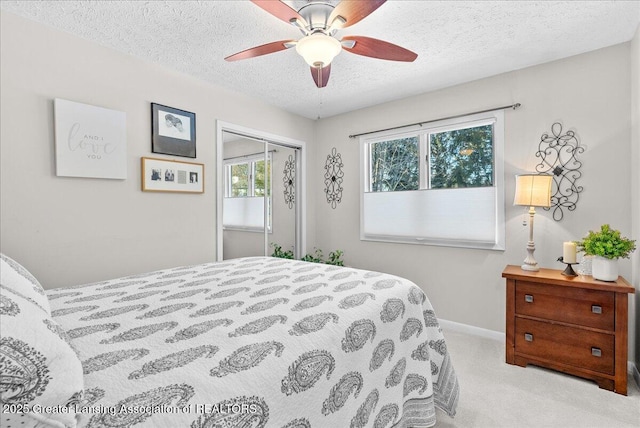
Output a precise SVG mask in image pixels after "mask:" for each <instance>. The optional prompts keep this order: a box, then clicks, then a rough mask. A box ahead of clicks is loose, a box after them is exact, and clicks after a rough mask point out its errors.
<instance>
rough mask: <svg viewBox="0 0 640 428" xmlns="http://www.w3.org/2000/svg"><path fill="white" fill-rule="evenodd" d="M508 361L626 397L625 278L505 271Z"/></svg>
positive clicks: (629, 288) (513, 268)
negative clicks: (568, 376) (593, 383)
mask: <svg viewBox="0 0 640 428" xmlns="http://www.w3.org/2000/svg"><path fill="white" fill-rule="evenodd" d="M502 277H503V278H506V280H507V314H506V321H507V325H506V362H507V363H509V364H517V365H519V366H522V367H525V366H526V365H527V364H534V365H538V366H542V367H547V368H550V369H554V370H558V371H561V372H564V373H568V374H571V375H574V376H580V377H583V378H586V379H591V380H594V381H596V382H597V384H598V385H599V386H600V388H604V389H608V390H610V391H615V392H617V393H618V394H624V395H626V394H627V358H628V354H627V346H628V345H627V323H628V313H627V300H628V298H627V295H628V294H629V293H634V292H635V289H634V288H633V287H632V286H631V284H629V283H628V282H627V281H626V280H625V279H624V278H622V277H618V280H617V281H616V282H604V281H598V280H596V279H593V278H592V277H591V276H581V275H580V276H574V277H567V276H564V275H562V274H561V271H560V270H555V269H540V271H538V272H528V271H524V270H522V269H521V268H520V266H512V265H509V266H507V267H506V268H505V269H504V271H503V272H502Z"/></svg>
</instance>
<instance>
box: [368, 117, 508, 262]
mask: <svg viewBox="0 0 640 428" xmlns="http://www.w3.org/2000/svg"><path fill="white" fill-rule="evenodd" d="M503 135H504V131H503V112H502V111H497V112H491V113H484V114H478V115H470V116H467V117H463V118H457V119H455V120H453V119H450V120H446V121H440V122H434V123H430V124H428V125H425V126H422V127H413V128H407V129H404V130H400V131H397V130H396V131H395V132H394V133H389V132H386V133H380V134H377V135H374V136H368V137H363V138H362V139H361V140H360V144H361V153H362V166H363V180H362V183H363V185H362V198H361V239H364V240H377V241H392V242H410V243H423V244H432V245H447V246H461V247H471V248H491V249H504V189H503V181H504V180H503V175H504V174H503V161H502V158H503V150H504V149H503V146H504V137H503Z"/></svg>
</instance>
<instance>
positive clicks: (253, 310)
mask: <svg viewBox="0 0 640 428" xmlns="http://www.w3.org/2000/svg"><path fill="white" fill-rule="evenodd" d="M47 295H48V297H49V299H50V302H51V309H52V315H53V316H54V318H55V319H56V321H58V322H59V323H60V324H61V325H62V327H63V328H64V329H65V330H67V332H68V333H69V335H70V337H71V339H72V343H73V345H74V346H75V348H76V349H77V352H78V354H79V357H80V359H81V361H82V365H83V368H84V373H85V389H86V401H85V403H84V404H83V405H82V407H81V408H79V410H81V411H82V415H81V420H80V424H79V426H87V427H119V428H124V427H129V426H149V427H193V428H202V427H276V428H280V427H313V428H321V427H327V428H328V427H331V428H341V427H376V428H380V427H391V426H393V427H425V426H432V425H433V424H435V418H436V414H435V407H434V406H437V407H439V408H441V409H442V410H444V411H445V412H446V413H448V414H449V415H451V416H453V415H454V414H455V409H456V405H457V401H458V393H459V388H458V381H457V378H456V375H455V372H454V369H453V366H452V364H451V359H450V357H449V354H448V352H447V346H446V344H445V340H444V337H443V335H442V331H441V329H440V328H439V326H438V321H437V319H436V316H435V314H434V311H433V308H432V307H431V304H430V302H429V300H428V299H427V297H426V296H425V295H424V293H423V292H422V291H421V290H420V288H419V287H417V286H416V285H415V284H413V283H412V282H410V281H408V280H406V279H403V278H400V277H397V276H393V275H388V274H383V273H378V272H369V271H364V270H357V269H351V268H342V267H336V266H329V265H324V264H315V263H306V262H301V261H292V260H283V259H277V258H269V257H251V258H242V259H235V260H229V261H224V262H220V263H209V264H203V265H198V266H185V267H179V268H175V269H168V270H163V271H158V272H152V273H148V274H144V275H136V276H131V277H126V278H120V279H115V280H111V281H107V282H102V283H96V284H89V285H83V286H77V287H71V288H62V289H55V290H48V291H47Z"/></svg>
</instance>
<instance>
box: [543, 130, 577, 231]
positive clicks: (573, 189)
mask: <svg viewBox="0 0 640 428" xmlns="http://www.w3.org/2000/svg"><path fill="white" fill-rule="evenodd" d="M551 133H552V134H553V135H549V134H547V133H544V134H542V137H540V144H539V145H538V152H537V153H536V156H537V157H539V158H540V163H539V164H538V165H536V171H537V172H539V173H543V174H552V175H553V188H552V189H551V192H552V196H551V207H550V208H545V210H547V211H548V210H551V209H552V210H553V219H554V220H555V221H560V220H562V218H563V217H564V211H563V209H564V208H566V209H568V210H569V211H573V210H575V209H576V204H577V203H578V199H579V197H580V193H581V192H582V190H583V188H582V186H578V185H577V181H578V179H579V178H580V177H582V172H580V168H581V167H582V162H580V161H579V160H578V159H577V155H578V154H580V153H583V152H584V147H581V146H580V143H579V142H578V139H577V138H576V135H575V132H573V131H567V132H566V133H565V134H563V133H562V124H560V123H559V122H556V123H554V124H553V125H551Z"/></svg>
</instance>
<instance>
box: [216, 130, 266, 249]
mask: <svg viewBox="0 0 640 428" xmlns="http://www.w3.org/2000/svg"><path fill="white" fill-rule="evenodd" d="M223 144H224V145H223V168H224V171H223V187H224V189H223V191H224V197H223V199H222V225H223V256H224V259H225V260H227V259H233V258H238V257H249V256H263V255H265V246H266V239H267V238H266V236H267V235H268V233H269V229H270V227H269V217H270V216H269V204H270V201H269V194H270V185H271V184H270V179H269V177H268V175H269V169H270V161H269V156H270V155H269V152H268V151H267V150H265V149H266V147H267V144H266V143H265V142H262V141H257V140H255V139H250V138H244V137H239V136H237V135H235V134H232V133H224V134H223ZM265 220H267V222H266V223H265Z"/></svg>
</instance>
